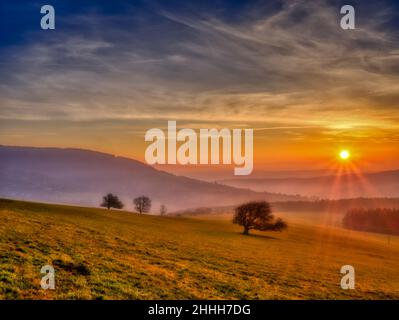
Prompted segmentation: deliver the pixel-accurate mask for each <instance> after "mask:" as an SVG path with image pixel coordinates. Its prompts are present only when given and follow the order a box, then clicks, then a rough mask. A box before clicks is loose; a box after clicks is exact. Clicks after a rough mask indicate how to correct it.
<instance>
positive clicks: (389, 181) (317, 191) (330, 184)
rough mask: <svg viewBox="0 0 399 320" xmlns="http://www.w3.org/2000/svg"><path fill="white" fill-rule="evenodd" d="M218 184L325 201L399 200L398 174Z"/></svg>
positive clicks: (247, 179)
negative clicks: (341, 199) (352, 199)
mask: <svg viewBox="0 0 399 320" xmlns="http://www.w3.org/2000/svg"><path fill="white" fill-rule="evenodd" d="M220 183H223V184H225V185H229V186H234V187H237V188H249V189H251V190H254V191H259V192H266V191H270V190H273V192H281V193H288V194H300V195H302V196H306V197H320V198H327V199H339V198H357V197H368V198H375V197H399V170H393V171H384V172H376V173H365V174H358V173H356V174H355V173H352V174H342V175H340V176H331V175H330V176H320V177H311V178H303V177H302V178H297V177H291V178H266V179H263V178H260V179H256V178H239V179H226V180H222V181H220Z"/></svg>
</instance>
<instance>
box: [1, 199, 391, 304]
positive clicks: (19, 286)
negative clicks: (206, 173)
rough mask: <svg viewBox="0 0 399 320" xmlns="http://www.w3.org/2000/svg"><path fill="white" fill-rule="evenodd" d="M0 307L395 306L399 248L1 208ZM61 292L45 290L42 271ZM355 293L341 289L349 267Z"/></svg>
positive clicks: (335, 233)
mask: <svg viewBox="0 0 399 320" xmlns="http://www.w3.org/2000/svg"><path fill="white" fill-rule="evenodd" d="M0 219H1V224H0V279H1V281H0V299H16V298H17V299H349V298H353V299H398V298H399V238H398V237H392V238H391V239H390V242H387V238H386V237H384V236H379V235H374V234H366V233H359V232H353V231H350V232H349V231H346V230H343V229H338V228H327V227H321V226H311V225H301V224H296V223H294V222H291V221H290V220H288V223H289V229H288V230H287V231H286V232H283V233H270V232H268V233H263V234H261V233H254V234H253V235H252V236H243V235H241V233H240V232H241V229H240V228H238V227H237V226H235V225H233V224H231V222H230V221H227V220H200V219H187V218H171V217H156V216H147V215H141V216H140V215H138V214H134V213H131V212H123V211H107V210H103V209H93V208H82V207H72V206H60V205H48V204H40V203H29V202H19V201H10V200H0ZM46 264H51V265H53V266H54V267H55V270H56V289H55V290H47V291H45V290H42V289H41V288H40V277H41V275H40V272H39V271H40V268H41V267H42V266H43V265H46ZM345 264H351V265H353V266H354V267H355V268H356V275H357V276H356V289H355V290H351V291H345V290H342V289H341V288H340V285H339V284H340V279H341V274H340V273H339V270H340V268H341V266H342V265H345Z"/></svg>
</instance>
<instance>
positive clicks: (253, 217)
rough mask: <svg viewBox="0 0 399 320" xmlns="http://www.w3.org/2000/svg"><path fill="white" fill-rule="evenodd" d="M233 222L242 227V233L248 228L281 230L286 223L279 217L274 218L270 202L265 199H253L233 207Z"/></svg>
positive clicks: (246, 232)
mask: <svg viewBox="0 0 399 320" xmlns="http://www.w3.org/2000/svg"><path fill="white" fill-rule="evenodd" d="M233 223H235V224H238V225H240V226H243V227H244V231H243V234H245V235H248V234H249V230H251V229H254V230H260V231H282V230H283V229H285V228H287V224H286V223H285V222H284V221H283V220H282V219H280V218H278V219H276V220H275V219H274V216H273V214H272V209H271V207H270V204H269V203H267V202H266V201H258V202H257V201H253V202H248V203H245V204H242V205H240V206H238V207H237V208H235V214H234V218H233Z"/></svg>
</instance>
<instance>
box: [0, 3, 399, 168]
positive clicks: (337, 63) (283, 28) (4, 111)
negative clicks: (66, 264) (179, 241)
mask: <svg viewBox="0 0 399 320" xmlns="http://www.w3.org/2000/svg"><path fill="white" fill-rule="evenodd" d="M45 4H51V5H53V6H54V8H55V13H56V29H55V30H41V28H40V19H41V17H42V15H41V14H40V8H41V6H42V5H45ZM343 4H351V5H353V6H354V8H355V10H356V28H355V29H354V30H343V29H341V27H340V18H341V15H340V13H339V10H340V7H341V6H342V5H343ZM398 17H399V5H398V4H397V3H396V4H395V1H378V2H375V3H373V4H370V3H366V2H365V1H345V2H343V1H324V0H317V1H300V0H292V1H232V0H230V1H221V0H216V1H215V0H213V1H184V2H183V1H89V0H86V1H79V2H78V1H67V0H62V1H60V0H59V1H39V0H38V1H2V2H1V3H0V144H3V145H20V146H51V147H76V148H84V149H91V150H98V151H104V152H109V153H113V154H116V155H121V156H127V157H131V158H135V159H138V160H141V161H144V153H145V148H146V147H147V146H148V143H146V142H145V141H144V135H145V132H146V131H147V130H148V129H150V128H154V127H155V128H162V129H166V126H167V121H168V120H175V121H177V125H178V127H181V128H192V129H196V130H198V129H200V128H231V129H232V128H253V129H254V162H255V171H256V170H257V169H258V170H261V169H262V170H310V169H320V168H325V167H329V166H331V165H332V164H333V163H334V161H338V160H337V154H338V153H339V151H340V150H341V149H348V150H350V151H351V154H352V159H353V161H356V164H357V165H358V166H359V167H360V168H361V169H363V170H371V171H379V170H388V169H395V168H399V81H398V80H399V19H398ZM193 169H195V168H193ZM171 170H172V171H173V168H172V169H171ZM190 170H191V168H190Z"/></svg>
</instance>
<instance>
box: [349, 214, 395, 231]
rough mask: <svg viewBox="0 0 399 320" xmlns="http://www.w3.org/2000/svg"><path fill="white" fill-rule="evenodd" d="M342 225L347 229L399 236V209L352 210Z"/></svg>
mask: <svg viewBox="0 0 399 320" xmlns="http://www.w3.org/2000/svg"><path fill="white" fill-rule="evenodd" d="M342 224H343V226H344V227H345V228H348V229H353V230H358V231H368V232H376V233H384V234H395V235H398V234H399V209H387V208H377V209H352V210H350V211H348V212H347V213H346V214H345V216H344V218H343V220H342Z"/></svg>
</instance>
